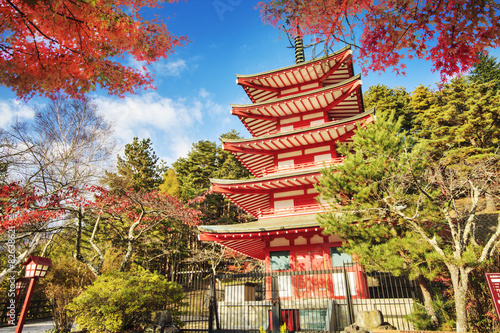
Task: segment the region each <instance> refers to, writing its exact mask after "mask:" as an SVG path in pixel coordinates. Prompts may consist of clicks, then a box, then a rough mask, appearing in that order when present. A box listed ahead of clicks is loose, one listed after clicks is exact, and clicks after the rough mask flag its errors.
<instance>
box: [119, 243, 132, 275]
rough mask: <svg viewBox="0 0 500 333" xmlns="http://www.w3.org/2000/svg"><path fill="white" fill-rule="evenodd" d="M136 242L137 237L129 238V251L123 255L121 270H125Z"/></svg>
mask: <svg viewBox="0 0 500 333" xmlns="http://www.w3.org/2000/svg"><path fill="white" fill-rule="evenodd" d="M134 242H135V239H127V252H126V253H125V256H124V257H123V260H122V263H121V265H120V272H125V269H126V268H127V265H128V262H129V261H130V259H131V258H132V254H133V253H134V250H135V246H134Z"/></svg>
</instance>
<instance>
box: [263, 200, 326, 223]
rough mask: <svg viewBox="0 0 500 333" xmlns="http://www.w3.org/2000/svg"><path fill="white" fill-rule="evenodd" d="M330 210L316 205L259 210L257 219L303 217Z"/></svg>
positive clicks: (323, 205) (324, 206)
mask: <svg viewBox="0 0 500 333" xmlns="http://www.w3.org/2000/svg"><path fill="white" fill-rule="evenodd" d="M329 209H330V205H328V204H323V203H317V204H313V205H303V206H293V207H286V208H276V209H274V208H269V209H259V212H258V218H259V219H262V218H270V217H280V216H290V215H293V216H296V215H303V214H304V215H305V214H311V213H320V212H324V211H326V210H329Z"/></svg>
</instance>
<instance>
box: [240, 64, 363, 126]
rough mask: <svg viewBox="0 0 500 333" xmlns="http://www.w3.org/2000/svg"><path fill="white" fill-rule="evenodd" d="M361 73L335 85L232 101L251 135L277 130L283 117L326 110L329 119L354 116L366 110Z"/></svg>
mask: <svg viewBox="0 0 500 333" xmlns="http://www.w3.org/2000/svg"><path fill="white" fill-rule="evenodd" d="M361 84H362V82H361V76H360V75H359V74H358V75H356V76H353V77H351V78H349V79H347V80H344V81H342V82H339V83H337V84H334V85H330V86H327V87H322V88H319V89H314V90H309V91H306V92H303V93H299V94H295V95H289V96H285V97H282V98H279V99H274V100H270V101H265V102H260V103H254V104H245V105H238V104H231V106H232V110H231V114H233V115H237V116H238V117H239V118H240V120H241V121H242V123H243V125H245V127H246V128H247V129H248V131H249V132H250V134H251V135H252V136H261V135H265V134H269V133H275V132H276V131H277V128H278V127H277V126H278V123H279V120H280V118H281V117H290V116H293V115H299V114H305V113H316V112H321V111H323V112H326V113H327V114H328V119H329V120H338V119H343V118H348V117H351V116H353V115H355V114H357V113H360V111H359V110H362V109H363V102H362V94H361Z"/></svg>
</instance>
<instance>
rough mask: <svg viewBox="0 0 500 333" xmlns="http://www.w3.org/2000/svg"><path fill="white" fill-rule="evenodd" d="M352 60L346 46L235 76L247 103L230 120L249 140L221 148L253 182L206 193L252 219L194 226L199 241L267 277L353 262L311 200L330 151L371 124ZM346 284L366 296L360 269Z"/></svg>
mask: <svg viewBox="0 0 500 333" xmlns="http://www.w3.org/2000/svg"><path fill="white" fill-rule="evenodd" d="M351 57H352V51H351V49H350V48H349V47H345V48H343V49H341V50H340V51H338V52H336V53H334V54H331V55H328V56H326V57H323V58H321V59H316V60H312V61H307V62H299V63H297V64H295V65H293V66H289V67H285V68H280V69H277V70H273V71H269V72H264V73H259V74H255V75H237V83H238V84H239V85H241V86H242V87H243V89H245V92H246V93H247V95H248V97H249V98H250V100H251V102H252V103H251V104H246V105H232V110H231V113H232V114H233V115H236V116H238V117H239V119H240V120H241V122H242V123H243V124H244V125H245V127H246V128H247V129H248V131H249V132H250V134H251V135H252V138H249V139H239V140H230V139H224V141H223V144H224V149H225V150H229V151H231V152H232V153H233V154H234V155H235V156H236V157H237V158H238V159H239V160H240V161H241V163H242V164H243V165H244V166H245V167H246V168H247V169H248V170H249V171H250V172H251V173H252V174H253V175H254V176H255V178H253V179H246V180H220V179H212V180H211V181H212V184H213V186H212V190H213V191H214V192H217V193H222V194H223V195H224V196H226V197H227V198H228V199H229V200H231V201H232V202H234V203H235V204H236V205H238V206H239V207H241V208H242V209H244V210H245V211H246V212H248V213H249V214H251V215H252V216H254V217H255V218H256V219H257V220H256V221H255V222H250V223H244V224H235V225H213V226H200V227H199V230H200V231H201V232H202V234H201V235H200V237H199V238H200V240H202V241H214V242H217V243H219V244H221V245H223V246H226V247H228V248H231V249H233V250H235V251H237V252H240V253H242V254H244V255H247V256H249V257H252V258H256V259H259V260H263V261H264V262H265V267H266V271H268V272H270V271H304V270H325V269H334V268H335V267H340V266H342V265H343V263H344V262H351V261H352V259H351V257H350V256H349V255H347V254H344V253H342V252H341V251H339V246H341V245H342V239H340V238H339V237H337V236H335V235H324V234H323V233H322V231H323V229H322V228H321V226H320V224H319V223H318V221H317V218H316V214H317V213H318V212H321V211H323V210H324V209H327V208H328V207H325V205H324V204H322V203H321V202H320V201H318V200H317V196H318V191H317V190H316V188H315V184H317V183H318V181H319V180H320V178H321V170H322V169H323V168H324V167H325V166H329V165H334V164H338V163H342V160H343V158H342V156H339V155H338V154H337V151H336V145H337V144H338V143H341V142H349V141H351V140H352V136H353V135H354V131H355V130H356V128H357V126H365V125H367V124H368V123H370V122H372V121H373V118H372V111H368V112H363V101H362V93H361V79H360V75H354V72H353V66H352V58H351ZM354 267H356V266H354ZM349 279H350V280H351V283H352V284H354V285H355V289H354V290H353V292H354V293H355V295H357V297H364V295H365V293H366V282H365V279H364V275H363V274H362V272H361V270H360V269H359V268H353V269H352V272H351V273H350V278H349ZM309 292H310V293H314V292H316V293H321V292H320V291H314V290H313V291H309ZM328 292H329V293H332V292H333V293H335V296H337V297H339V296H342V293H340V292H335V291H328ZM306 296H311V295H306ZM313 296H314V295H313ZM316 296H318V295H316ZM344 296H345V295H344Z"/></svg>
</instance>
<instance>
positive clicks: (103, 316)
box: [67, 268, 184, 333]
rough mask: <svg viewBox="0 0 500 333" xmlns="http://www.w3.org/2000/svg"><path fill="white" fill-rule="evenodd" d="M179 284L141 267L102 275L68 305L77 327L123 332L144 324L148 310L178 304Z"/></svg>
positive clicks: (171, 306)
mask: <svg viewBox="0 0 500 333" xmlns="http://www.w3.org/2000/svg"><path fill="white" fill-rule="evenodd" d="M183 298H184V294H183V292H182V287H181V286H180V285H178V284H176V283H174V282H170V281H167V280H166V279H165V278H164V277H163V276H161V275H159V274H155V273H150V272H148V271H146V270H144V269H142V268H136V269H134V270H132V271H130V272H125V273H124V272H115V273H112V274H107V275H102V276H100V277H99V278H97V280H96V281H95V282H94V284H93V285H91V286H89V287H88V288H87V290H85V292H83V293H82V294H81V295H80V296H78V297H77V298H75V299H74V300H73V302H72V303H70V304H69V305H68V306H67V309H68V312H69V314H70V315H73V316H75V321H76V323H77V324H78V328H79V329H82V330H88V331H89V332H96V333H97V332H103V333H104V332H109V333H111V332H124V331H127V330H131V329H135V330H137V329H141V328H144V327H145V326H146V325H147V323H148V322H149V321H150V319H151V313H152V312H153V311H157V310H164V309H168V310H169V311H170V312H171V314H172V315H173V316H175V315H176V313H175V311H173V309H172V308H173V307H176V306H180V305H181V304H182V299H183Z"/></svg>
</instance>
